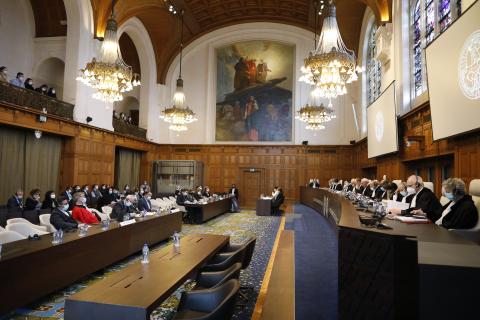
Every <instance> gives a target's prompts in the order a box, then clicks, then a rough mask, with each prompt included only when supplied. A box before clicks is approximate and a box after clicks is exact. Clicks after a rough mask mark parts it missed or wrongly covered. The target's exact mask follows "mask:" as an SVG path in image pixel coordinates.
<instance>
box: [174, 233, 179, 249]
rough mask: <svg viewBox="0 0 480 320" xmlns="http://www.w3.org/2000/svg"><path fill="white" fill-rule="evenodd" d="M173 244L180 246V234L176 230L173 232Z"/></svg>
mask: <svg viewBox="0 0 480 320" xmlns="http://www.w3.org/2000/svg"><path fill="white" fill-rule="evenodd" d="M173 245H174V246H176V247H180V235H179V234H178V232H177V231H175V232H174V233H173Z"/></svg>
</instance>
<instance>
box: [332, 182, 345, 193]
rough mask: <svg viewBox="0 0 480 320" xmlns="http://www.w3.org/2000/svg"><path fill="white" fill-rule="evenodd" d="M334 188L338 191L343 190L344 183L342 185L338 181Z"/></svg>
mask: <svg viewBox="0 0 480 320" xmlns="http://www.w3.org/2000/svg"><path fill="white" fill-rule="evenodd" d="M334 189H335V190H337V191H342V190H343V187H342V185H341V184H340V183H337V184H336V185H335V187H334Z"/></svg>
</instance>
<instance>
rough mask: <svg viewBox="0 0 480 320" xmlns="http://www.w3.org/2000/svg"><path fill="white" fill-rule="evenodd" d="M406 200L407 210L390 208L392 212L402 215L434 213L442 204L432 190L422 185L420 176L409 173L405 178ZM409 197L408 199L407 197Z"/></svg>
mask: <svg viewBox="0 0 480 320" xmlns="http://www.w3.org/2000/svg"><path fill="white" fill-rule="evenodd" d="M406 185H407V193H408V194H409V195H408V196H407V202H408V201H410V208H409V209H407V210H401V211H400V210H399V209H392V213H393V214H402V215H425V214H436V213H437V212H439V211H441V210H442V205H441V204H440V201H438V199H437V197H435V195H434V194H433V192H432V191H431V190H430V189H428V188H424V187H423V179H422V177H420V176H416V175H411V176H410V177H408V179H407V183H406ZM409 198H410V199H409Z"/></svg>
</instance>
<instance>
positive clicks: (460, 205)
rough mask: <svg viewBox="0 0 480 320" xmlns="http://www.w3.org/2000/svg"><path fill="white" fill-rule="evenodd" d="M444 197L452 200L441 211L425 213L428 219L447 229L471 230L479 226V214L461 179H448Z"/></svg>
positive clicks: (420, 210) (418, 212) (419, 211)
mask: <svg viewBox="0 0 480 320" xmlns="http://www.w3.org/2000/svg"><path fill="white" fill-rule="evenodd" d="M442 186H443V190H444V192H443V195H444V196H445V197H446V198H448V200H450V201H449V202H448V203H447V204H445V205H444V206H443V207H442V208H441V210H438V211H428V212H423V210H422V209H419V210H418V211H417V214H425V215H426V216H427V218H428V219H429V220H430V221H432V222H434V223H435V224H436V225H438V226H442V227H444V228H446V229H471V228H473V227H475V226H476V225H477V222H478V212H477V208H476V207H475V203H474V202H473V200H472V196H470V195H468V194H467V193H466V191H465V182H463V180H462V179H459V178H448V179H447V180H445V181H444V182H443V184H442Z"/></svg>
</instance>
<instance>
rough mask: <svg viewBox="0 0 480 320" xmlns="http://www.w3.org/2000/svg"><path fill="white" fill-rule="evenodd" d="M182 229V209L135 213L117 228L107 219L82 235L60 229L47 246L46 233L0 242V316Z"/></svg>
mask: <svg viewBox="0 0 480 320" xmlns="http://www.w3.org/2000/svg"><path fill="white" fill-rule="evenodd" d="M181 228H182V213H181V212H177V213H172V214H167V215H161V216H150V217H145V218H139V219H137V220H136V222H135V223H132V224H129V225H126V226H123V227H120V226H119V224H118V223H117V222H115V221H112V223H111V224H110V228H109V229H108V230H106V231H104V230H102V226H101V225H94V226H92V227H91V228H89V230H88V235H87V236H84V237H79V235H78V233H77V232H73V233H65V235H64V240H63V243H61V244H57V245H53V244H52V235H51V234H49V235H44V236H42V237H41V238H40V240H28V239H25V240H19V241H15V242H11V243H7V244H4V245H3V249H2V255H1V257H0V315H1V314H3V313H5V312H8V311H10V310H12V309H14V308H17V307H21V306H24V305H26V304H28V303H31V302H33V301H35V300H37V299H39V298H41V297H44V296H45V295H47V294H50V293H52V292H55V291H57V290H59V289H61V288H64V287H65V286H68V285H70V284H71V283H73V282H75V281H77V280H79V279H81V278H82V277H84V276H86V275H89V274H91V273H92V272H95V271H98V270H100V269H102V268H105V267H107V266H109V265H111V264H113V263H115V262H117V261H120V260H122V259H124V258H126V257H128V256H130V255H132V254H134V253H136V252H139V251H141V250H142V247H143V244H144V243H145V242H147V243H148V244H149V245H152V244H156V243H158V242H161V241H164V240H166V239H168V238H169V237H170V236H171V235H172V234H173V233H174V232H175V231H180V230H181Z"/></svg>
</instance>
